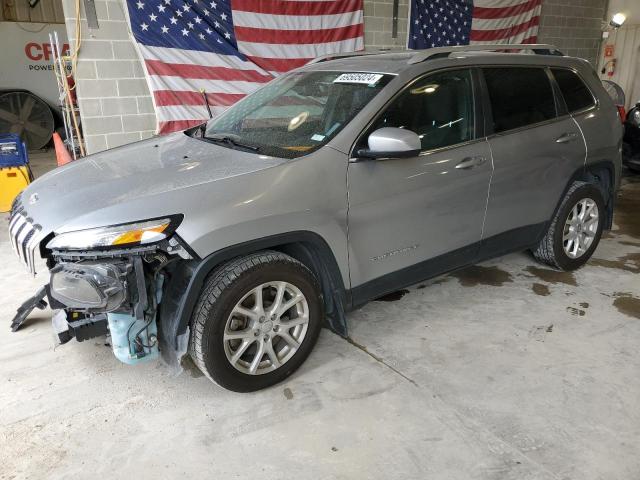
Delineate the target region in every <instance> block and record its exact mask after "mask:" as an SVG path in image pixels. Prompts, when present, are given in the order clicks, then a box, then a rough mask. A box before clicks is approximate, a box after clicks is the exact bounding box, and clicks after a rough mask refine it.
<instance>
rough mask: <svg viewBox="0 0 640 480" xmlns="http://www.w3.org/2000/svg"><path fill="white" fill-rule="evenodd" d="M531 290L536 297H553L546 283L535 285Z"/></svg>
mask: <svg viewBox="0 0 640 480" xmlns="http://www.w3.org/2000/svg"><path fill="white" fill-rule="evenodd" d="M531 290H533V293H535V294H536V295H540V296H541V297H546V296H547V295H551V291H550V290H549V287H548V286H546V285H545V284H544V283H534V284H533V285H531Z"/></svg>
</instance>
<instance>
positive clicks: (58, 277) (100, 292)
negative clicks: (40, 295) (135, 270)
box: [49, 263, 126, 312]
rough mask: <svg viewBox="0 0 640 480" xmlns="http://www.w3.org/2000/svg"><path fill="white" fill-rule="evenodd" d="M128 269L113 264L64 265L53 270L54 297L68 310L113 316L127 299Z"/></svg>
mask: <svg viewBox="0 0 640 480" xmlns="http://www.w3.org/2000/svg"><path fill="white" fill-rule="evenodd" d="M125 276H126V269H124V268H119V267H117V266H116V265H111V264H92V265H84V264H77V263H62V264H58V265H56V266H55V267H54V268H53V269H52V270H51V281H50V283H49V285H50V288H51V296H52V297H53V298H54V299H56V300H57V301H58V302H60V303H62V304H63V305H65V306H66V307H69V308H74V309H78V310H86V311H106V312H110V311H113V310H115V309H117V308H118V307H120V306H121V305H122V304H123V303H124V301H125V298H126V287H125V283H124V278H125Z"/></svg>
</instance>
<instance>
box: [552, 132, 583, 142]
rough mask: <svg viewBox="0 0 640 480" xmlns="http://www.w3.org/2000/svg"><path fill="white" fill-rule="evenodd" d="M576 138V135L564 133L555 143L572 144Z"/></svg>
mask: <svg viewBox="0 0 640 480" xmlns="http://www.w3.org/2000/svg"><path fill="white" fill-rule="evenodd" d="M576 138H578V134H577V133H565V134H563V135H560V136H559V137H558V138H556V143H568V142H573V141H574V140H575V139H576Z"/></svg>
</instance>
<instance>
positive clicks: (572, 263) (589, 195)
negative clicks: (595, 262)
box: [533, 182, 605, 271]
mask: <svg viewBox="0 0 640 480" xmlns="http://www.w3.org/2000/svg"><path fill="white" fill-rule="evenodd" d="M583 201H592V202H594V203H595V205H596V207H597V211H596V213H597V215H598V217H597V218H598V220H597V225H593V226H590V227H589V231H590V232H591V233H592V237H591V238H592V239H591V241H590V243H589V244H588V247H587V248H585V249H584V251H582V252H581V253H577V255H578V256H577V257H572V256H571V255H570V254H569V253H568V252H567V251H566V250H565V241H564V240H563V236H564V235H565V233H567V234H572V233H571V232H567V231H565V228H568V226H567V225H566V224H567V221H568V220H569V216H570V215H572V211H573V209H574V207H576V208H578V211H580V207H579V206H578V204H579V203H580V202H583ZM592 211H593V209H591V210H590V212H592ZM574 214H575V213H574ZM590 215H593V213H590ZM604 215H605V206H604V200H603V198H602V192H601V191H600V189H599V188H598V187H597V186H596V185H593V184H591V183H586V182H574V183H573V184H572V185H571V187H569V190H568V191H567V193H566V194H565V196H564V198H563V200H562V203H561V204H560V208H558V211H557V212H556V214H555V217H554V218H553V220H552V221H551V224H550V225H549V229H548V230H547V233H546V234H545V236H544V238H543V239H542V240H541V241H540V243H539V244H538V246H537V248H536V249H535V250H533V256H534V257H535V258H536V259H537V260H538V261H540V262H542V263H545V264H547V265H550V266H552V267H554V268H557V269H559V270H565V271H569V270H575V269H577V268H580V267H581V266H582V265H584V264H585V263H586V262H587V261H588V260H589V258H590V257H591V255H592V254H593V252H594V251H595V249H596V247H597V246H598V243H599V242H600V237H601V236H602V228H603V221H604ZM572 218H573V217H572ZM591 222H593V218H591ZM594 223H595V222H594ZM572 228H574V229H575V228H576V227H572ZM583 228H584V227H582V226H581V227H580V230H578V232H579V235H580V234H581V235H582V237H581V238H586V237H587V236H591V235H587V230H586V229H583ZM591 229H592V230H593V231H591ZM580 232H582V233H580ZM574 235H575V234H574ZM567 245H570V246H575V243H574V244H570V243H569V241H568V242H567ZM570 250H572V249H571V248H570Z"/></svg>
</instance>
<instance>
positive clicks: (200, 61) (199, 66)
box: [138, 44, 273, 133]
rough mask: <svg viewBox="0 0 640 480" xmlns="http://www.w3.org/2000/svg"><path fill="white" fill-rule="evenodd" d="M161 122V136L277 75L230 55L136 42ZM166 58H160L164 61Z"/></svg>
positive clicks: (194, 121) (196, 120)
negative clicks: (203, 92) (207, 105)
mask: <svg viewBox="0 0 640 480" xmlns="http://www.w3.org/2000/svg"><path fill="white" fill-rule="evenodd" d="M138 47H139V49H140V53H141V55H142V58H143V60H144V63H145V67H146V71H147V80H148V82H149V89H150V90H151V93H152V95H153V101H154V104H155V107H156V117H157V119H158V133H169V132H174V131H176V130H183V129H185V128H188V127H191V126H193V125H197V124H199V123H202V121H203V120H204V119H206V118H207V117H208V113H207V109H206V107H205V106H204V103H203V99H202V94H201V93H200V89H204V90H205V91H206V92H207V99H208V101H209V105H210V106H211V111H212V113H213V114H214V115H216V114H218V113H221V112H223V111H224V110H225V109H226V108H227V107H229V106H230V105H233V104H234V103H235V102H237V101H238V100H240V99H241V98H243V97H244V96H245V95H247V94H248V93H251V92H253V91H254V90H256V89H257V88H258V87H260V86H261V85H263V84H265V83H266V82H268V81H269V80H271V79H272V78H273V77H272V76H271V74H270V73H269V72H266V71H265V70H263V69H262V68H260V67H258V66H257V65H256V64H254V63H253V62H251V61H246V60H241V59H239V58H238V57H234V56H229V55H218V54H215V53H208V52H199V51H193V50H183V49H179V48H164V47H149V46H147V45H142V44H138ZM160 59H162V60H160Z"/></svg>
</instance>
